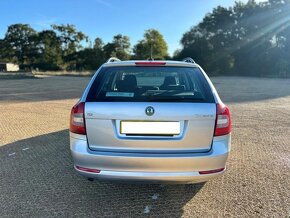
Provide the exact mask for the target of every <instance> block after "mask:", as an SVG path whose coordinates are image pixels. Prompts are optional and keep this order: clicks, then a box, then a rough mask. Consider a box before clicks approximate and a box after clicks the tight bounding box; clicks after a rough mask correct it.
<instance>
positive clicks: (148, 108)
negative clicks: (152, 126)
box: [145, 106, 154, 116]
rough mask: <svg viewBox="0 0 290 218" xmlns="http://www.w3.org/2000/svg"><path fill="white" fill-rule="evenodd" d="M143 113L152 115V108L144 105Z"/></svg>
mask: <svg viewBox="0 0 290 218" xmlns="http://www.w3.org/2000/svg"><path fill="white" fill-rule="evenodd" d="M145 113H146V114H147V115H148V116H152V115H153V114H154V108H153V107H151V106H149V107H146V109H145Z"/></svg>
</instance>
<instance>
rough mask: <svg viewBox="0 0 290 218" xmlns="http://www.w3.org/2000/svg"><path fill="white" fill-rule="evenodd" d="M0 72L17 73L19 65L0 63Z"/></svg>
mask: <svg viewBox="0 0 290 218" xmlns="http://www.w3.org/2000/svg"><path fill="white" fill-rule="evenodd" d="M0 71H2V72H3V71H5V72H6V71H19V65H18V64H13V63H6V62H0Z"/></svg>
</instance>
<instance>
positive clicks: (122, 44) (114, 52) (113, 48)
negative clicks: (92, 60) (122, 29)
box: [104, 34, 131, 60]
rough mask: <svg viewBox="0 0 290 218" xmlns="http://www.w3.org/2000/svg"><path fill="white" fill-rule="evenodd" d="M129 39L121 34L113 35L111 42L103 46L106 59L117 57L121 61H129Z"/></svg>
mask: <svg viewBox="0 0 290 218" xmlns="http://www.w3.org/2000/svg"><path fill="white" fill-rule="evenodd" d="M130 46H131V44H130V38H129V37H128V36H123V35H121V34H118V35H115V36H114V37H113V41H112V42H109V43H107V44H106V45H105V46H104V53H105V57H106V58H110V57H117V58H119V59H121V60H128V59H130V57H131V55H130Z"/></svg>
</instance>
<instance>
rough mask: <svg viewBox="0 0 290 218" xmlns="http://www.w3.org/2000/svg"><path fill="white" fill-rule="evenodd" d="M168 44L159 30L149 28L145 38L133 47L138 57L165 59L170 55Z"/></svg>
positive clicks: (135, 56)
mask: <svg viewBox="0 0 290 218" xmlns="http://www.w3.org/2000/svg"><path fill="white" fill-rule="evenodd" d="M167 49H168V47H167V44H166V42H165V40H164V38H163V36H162V35H161V33H159V31H158V30H155V29H149V30H146V31H145V33H144V39H142V40H140V41H139V42H138V43H137V44H136V45H135V46H134V48H133V52H134V58H136V59H148V58H150V57H152V58H153V59H164V58H166V57H167V56H168V52H167Z"/></svg>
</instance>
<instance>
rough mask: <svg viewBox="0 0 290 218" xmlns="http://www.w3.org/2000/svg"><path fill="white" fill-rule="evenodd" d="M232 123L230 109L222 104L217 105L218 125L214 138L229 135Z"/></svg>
mask: <svg viewBox="0 0 290 218" xmlns="http://www.w3.org/2000/svg"><path fill="white" fill-rule="evenodd" d="M231 128H232V123H231V115H230V110H229V108H228V107H227V106H226V105H224V104H222V103H220V104H217V105H216V125H215V132H214V136H222V135H227V134H229V133H230V132H231Z"/></svg>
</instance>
